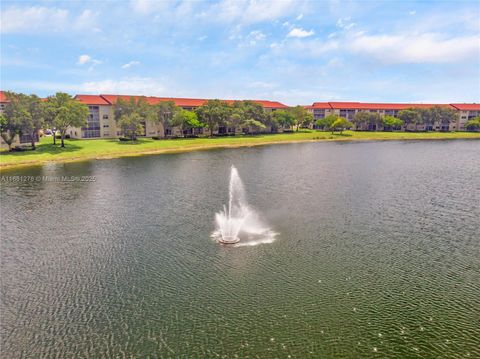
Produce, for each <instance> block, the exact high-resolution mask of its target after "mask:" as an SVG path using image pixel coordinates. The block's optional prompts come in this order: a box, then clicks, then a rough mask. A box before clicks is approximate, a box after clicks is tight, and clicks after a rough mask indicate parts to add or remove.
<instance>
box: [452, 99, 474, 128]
mask: <svg viewBox="0 0 480 359" xmlns="http://www.w3.org/2000/svg"><path fill="white" fill-rule="evenodd" d="M450 106H452V107H453V108H455V109H456V110H457V111H458V116H459V119H458V126H457V129H458V130H459V131H465V123H466V122H467V121H468V120H471V119H472V118H475V117H478V116H480V104H478V103H452V104H451V105H450Z"/></svg>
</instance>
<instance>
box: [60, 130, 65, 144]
mask: <svg viewBox="0 0 480 359" xmlns="http://www.w3.org/2000/svg"><path fill="white" fill-rule="evenodd" d="M60 136H61V137H62V145H61V146H60V147H65V142H64V139H65V132H64V131H60Z"/></svg>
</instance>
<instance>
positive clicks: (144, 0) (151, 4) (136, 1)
mask: <svg viewBox="0 0 480 359" xmlns="http://www.w3.org/2000/svg"><path fill="white" fill-rule="evenodd" d="M172 3H173V2H172V1H168V0H163V1H160V0H157V1H155V0H130V6H131V7H132V9H133V10H134V11H135V12H136V13H138V14H142V15H147V14H150V13H152V12H159V11H162V10H165V9H167V8H168V7H169V6H170V5H171V4H172Z"/></svg>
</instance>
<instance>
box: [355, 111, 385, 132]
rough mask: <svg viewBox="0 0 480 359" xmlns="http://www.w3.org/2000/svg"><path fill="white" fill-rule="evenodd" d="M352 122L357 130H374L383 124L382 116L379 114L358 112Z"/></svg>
mask: <svg viewBox="0 0 480 359" xmlns="http://www.w3.org/2000/svg"><path fill="white" fill-rule="evenodd" d="M352 122H353V123H354V124H355V127H356V128H357V129H359V128H362V129H367V130H373V129H377V128H378V127H379V126H380V125H381V124H382V116H381V115H380V114H379V113H377V112H369V111H358V112H357V113H356V114H355V116H353V120H352Z"/></svg>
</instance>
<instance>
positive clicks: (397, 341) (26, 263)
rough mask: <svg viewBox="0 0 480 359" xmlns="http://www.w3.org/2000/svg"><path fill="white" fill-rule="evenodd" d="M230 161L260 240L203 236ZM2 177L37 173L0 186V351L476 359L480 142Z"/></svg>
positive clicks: (233, 153)
mask: <svg viewBox="0 0 480 359" xmlns="http://www.w3.org/2000/svg"><path fill="white" fill-rule="evenodd" d="M232 164H234V165H235V166H236V167H237V168H238V171H239V174H240V176H241V178H242V179H243V182H244V185H245V189H246V192H247V197H248V201H249V203H250V205H251V206H252V207H254V208H255V209H256V210H257V211H258V213H260V214H261V216H262V219H263V220H264V222H265V223H268V225H269V226H270V227H271V229H272V230H273V231H275V232H276V233H278V234H277V236H276V240H275V241H274V242H273V243H270V244H261V245H257V246H244V247H233V246H225V245H220V244H218V243H215V242H214V241H213V240H212V239H211V237H210V236H211V233H212V231H213V230H214V229H215V225H214V215H215V212H217V211H219V210H220V209H221V208H222V206H223V204H225V203H227V201H228V198H227V197H228V190H227V186H228V176H229V173H230V166H231V165H232ZM2 175H3V176H7V175H8V176H13V175H21V176H46V177H45V178H47V179H50V180H43V181H39V182H30V181H28V180H27V181H25V182H22V183H12V182H5V181H3V182H2V184H1V278H2V279H1V287H2V293H1V295H2V298H1V299H2V302H1V303H2V307H1V311H2V313H1V353H2V357H3V358H27V357H28V358H73V357H91V358H102V357H103V358H147V357H150V358H157V357H162V358H169V357H171V358H216V357H224V358H235V357H238V358H371V357H379V358H380V357H381V358H466V357H469V356H470V357H472V358H479V357H480V340H479V338H480V141H419V142H365V143H359V142H355V143H305V144H288V145H274V146H263V147H254V148H239V149H229V150H215V151H205V152H193V153H184V154H176V155H161V156H147V157H137V158H123V159H114V160H102V161H91V162H81V163H80V162H79V163H70V164H52V165H45V166H43V167H36V168H30V169H21V170H20V169H19V170H14V171H9V172H5V173H3V174H2ZM60 176H67V177H70V176H94V178H95V181H94V182H55V181H54V180H55V178H59V177H60ZM4 179H5V178H4Z"/></svg>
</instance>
